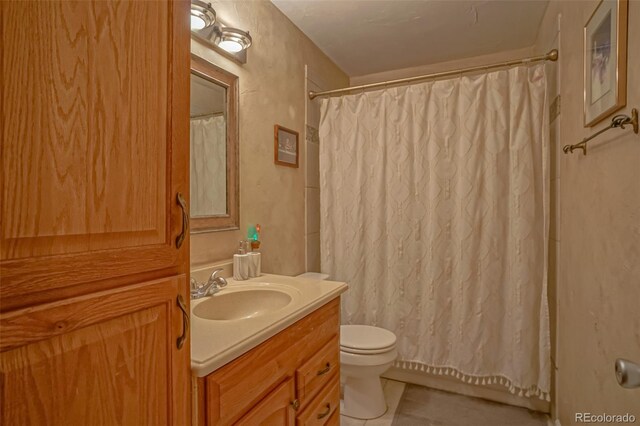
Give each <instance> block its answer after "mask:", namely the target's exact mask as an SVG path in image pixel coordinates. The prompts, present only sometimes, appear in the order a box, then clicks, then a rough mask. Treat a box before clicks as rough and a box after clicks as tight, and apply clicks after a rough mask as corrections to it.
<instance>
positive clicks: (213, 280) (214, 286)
mask: <svg viewBox="0 0 640 426" xmlns="http://www.w3.org/2000/svg"><path fill="white" fill-rule="evenodd" d="M221 271H223V269H216V270H215V271H213V272H212V273H211V276H210V277H209V280H208V281H207V287H206V288H207V291H206V293H212V294H215V293H216V292H217V291H218V290H220V289H221V288H222V287H226V286H227V280H226V279H224V278H223V277H219V276H218V272H221Z"/></svg>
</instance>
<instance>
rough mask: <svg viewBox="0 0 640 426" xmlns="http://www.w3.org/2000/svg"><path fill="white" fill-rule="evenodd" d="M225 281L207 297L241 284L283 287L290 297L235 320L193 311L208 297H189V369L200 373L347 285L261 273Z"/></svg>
mask: <svg viewBox="0 0 640 426" xmlns="http://www.w3.org/2000/svg"><path fill="white" fill-rule="evenodd" d="M228 282H229V285H228V286H227V287H225V288H224V289H222V290H221V291H220V292H219V293H216V294H215V295H213V296H211V297H217V296H219V295H223V294H224V293H225V291H226V292H230V291H238V290H241V289H242V288H243V287H256V286H258V287H265V288H267V287H270V288H273V289H281V290H286V291H287V293H288V294H289V295H291V297H292V301H291V303H289V305H287V306H285V307H283V308H281V309H279V310H275V311H272V312H267V313H264V314H262V315H260V316H256V317H253V318H244V319H239V320H207V319H203V318H200V317H198V316H196V315H194V313H193V309H194V308H195V307H196V306H198V304H200V303H202V302H204V301H205V300H207V299H209V297H203V298H201V299H196V300H192V301H191V370H192V373H193V374H194V375H195V376H197V377H204V376H206V375H208V374H210V373H212V372H213V371H215V370H216V369H218V368H220V367H222V366H223V365H225V364H227V363H228V362H230V361H233V360H234V359H236V358H237V357H239V356H240V355H242V354H244V353H245V352H248V351H249V350H251V349H253V348H255V347H256V346H258V345H259V344H260V343H262V342H264V341H266V340H267V339H269V338H270V337H272V336H274V335H276V334H277V333H279V332H280V331H282V330H284V329H285V328H287V327H288V326H290V325H291V324H293V323H294V322H296V321H298V320H299V319H301V318H303V317H305V316H307V315H308V314H310V313H311V312H313V311H315V310H316V309H317V308H319V307H321V306H322V305H324V304H326V303H327V302H329V301H331V300H333V299H335V298H336V297H338V296H339V295H340V294H341V293H343V292H345V291H346V290H347V288H348V286H347V284H345V283H343V282H337V281H321V280H312V279H305V278H296V277H286V276H281V275H269V274H263V275H262V276H260V277H258V278H252V279H250V280H246V281H235V280H233V279H231V278H230V279H228Z"/></svg>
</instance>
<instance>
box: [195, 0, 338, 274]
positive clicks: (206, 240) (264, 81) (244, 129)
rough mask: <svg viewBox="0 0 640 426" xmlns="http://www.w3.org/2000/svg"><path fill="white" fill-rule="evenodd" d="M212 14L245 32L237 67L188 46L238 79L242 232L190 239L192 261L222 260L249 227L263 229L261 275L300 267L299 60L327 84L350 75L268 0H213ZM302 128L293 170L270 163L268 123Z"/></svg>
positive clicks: (302, 265) (302, 218)
mask: <svg viewBox="0 0 640 426" xmlns="http://www.w3.org/2000/svg"><path fill="white" fill-rule="evenodd" d="M212 5H213V7H214V8H215V10H216V12H217V13H218V16H219V17H220V18H221V19H223V20H224V21H225V22H226V23H228V24H229V25H231V26H235V27H238V28H242V29H245V30H248V31H250V33H251V36H252V38H253V45H252V46H251V48H250V49H249V52H248V61H247V63H246V64H244V65H239V64H237V63H235V62H233V61H231V60H228V59H226V58H224V57H222V56H221V55H219V54H217V53H216V52H214V51H213V50H211V49H209V48H207V47H206V46H205V45H203V44H200V43H198V42H197V41H194V40H192V43H191V51H192V52H193V53H195V54H197V55H198V56H201V57H203V58H205V59H207V60H208V61H210V62H212V63H214V64H215V65H218V66H220V67H222V68H224V69H225V70H227V71H229V72H231V73H233V74H235V75H237V76H238V77H239V81H240V230H239V231H225V232H213V233H207V234H194V235H192V236H191V262H192V265H194V266H196V265H202V264H207V263H212V262H216V261H219V260H223V259H228V258H230V257H231V256H232V254H233V253H234V250H235V248H236V247H237V243H238V241H239V240H240V239H243V238H245V237H246V230H247V227H248V226H249V224H254V223H260V225H262V228H263V232H262V242H263V245H262V247H261V249H262V253H263V259H262V268H263V270H264V271H265V272H272V273H277V274H283V275H294V274H298V273H301V272H304V270H305V226H304V224H305V223H304V221H305V204H304V200H305V166H304V158H305V151H304V146H305V144H304V140H305V105H306V94H305V64H308V65H309V66H310V67H312V68H313V70H314V72H315V73H316V74H317V75H321V76H322V78H323V81H324V82H326V83H327V85H328V86H330V87H331V88H336V87H342V86H347V85H348V77H347V76H346V75H345V74H344V73H343V72H342V71H341V70H340V69H339V68H338V67H337V66H336V65H335V64H333V62H331V60H329V59H328V58H327V57H326V56H325V55H324V54H323V53H322V52H321V51H320V50H319V49H318V48H317V47H316V46H315V45H314V44H313V43H312V42H311V41H310V40H309V39H308V38H307V37H306V36H305V35H304V34H302V32H301V31H300V30H299V29H298V28H297V27H295V26H294V25H293V24H292V23H291V22H290V21H289V20H288V19H287V18H286V17H285V16H284V15H283V14H282V13H281V12H280V11H279V10H278V9H277V8H276V7H275V6H274V5H273V4H271V2H269V1H266V0H262V1H213V2H212ZM274 124H280V125H282V126H285V127H288V128H290V129H293V130H296V131H298V132H299V133H300V153H299V155H300V162H301V166H300V168H298V169H294V168H290V167H282V166H276V165H275V164H274V163H273V126H274Z"/></svg>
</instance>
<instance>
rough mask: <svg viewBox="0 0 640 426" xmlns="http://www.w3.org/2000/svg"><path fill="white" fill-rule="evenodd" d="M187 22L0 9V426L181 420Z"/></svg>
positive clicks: (97, 5) (185, 350) (179, 8)
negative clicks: (179, 238) (0, 62)
mask: <svg viewBox="0 0 640 426" xmlns="http://www.w3.org/2000/svg"><path fill="white" fill-rule="evenodd" d="M188 10H189V2H187V1H175V2H174V1H153V2H144V1H140V2H137V1H134V2H112V1H101V0H87V1H80V2H69V1H57V0H56V1H37V2H35V1H31V2H21V1H3V2H0V17H1V19H2V32H1V37H2V40H1V42H0V43H1V44H0V45H1V46H2V55H3V68H2V73H1V74H0V81H1V84H2V86H1V87H2V91H1V97H2V101H1V102H2V105H1V110H2V116H3V119H2V123H1V125H2V136H1V145H0V184H1V186H2V193H1V194H0V336H1V337H0V407H1V408H0V419H1V421H2V425H18V424H19V425H29V424H37V425H42V424H51V425H53V424H56V425H58V424H60V425H62V424H64V425H115V424H131V425H146V424H149V425H163V424H172V425H185V424H188V423H189V422H190V420H189V419H190V410H189V409H188V407H189V405H190V403H189V401H190V395H189V382H190V365H189V364H190V353H189V347H190V342H189V340H188V338H187V339H186V341H183V342H182V345H181V347H180V348H178V344H177V339H178V338H179V337H180V336H183V335H185V333H186V337H188V331H187V329H186V326H187V322H186V319H188V318H186V315H187V314H188V312H189V311H188V303H189V299H188V281H189V277H188V273H189V272H188V265H189V239H188V236H187V238H186V240H185V241H184V243H183V244H182V245H181V246H180V247H178V245H177V243H176V241H177V240H176V237H177V236H178V235H180V234H181V233H184V232H185V231H186V229H184V227H185V226H186V223H185V222H183V215H182V210H181V208H180V206H179V205H178V204H177V203H176V194H177V193H182V194H183V195H184V197H185V199H186V200H187V203H188V195H189V194H188V187H189V186H188V167H189V162H188V157H189V139H188V131H189V127H188V126H189V124H188V111H189V98H188V96H189V95H188V93H189V27H188V25H189V24H188V15H189V12H188ZM187 205H188V204H187ZM178 296H181V298H182V299H184V301H185V304H186V306H185V312H186V313H187V314H185V315H183V313H182V312H183V311H182V309H181V308H180V307H179V306H178V304H177V300H178Z"/></svg>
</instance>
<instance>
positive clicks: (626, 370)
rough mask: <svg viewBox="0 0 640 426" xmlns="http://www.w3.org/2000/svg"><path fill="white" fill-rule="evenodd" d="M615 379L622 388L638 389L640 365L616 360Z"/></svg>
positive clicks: (619, 359) (624, 360)
mask: <svg viewBox="0 0 640 426" xmlns="http://www.w3.org/2000/svg"><path fill="white" fill-rule="evenodd" d="M616 379H617V380H618V384H619V385H620V386H622V387H623V388H627V389H633V388H640V365H638V364H636V363H635V362H631V361H629V360H627V359H622V358H618V359H616Z"/></svg>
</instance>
